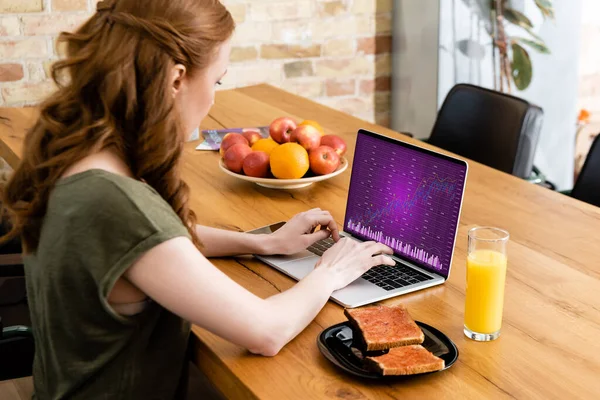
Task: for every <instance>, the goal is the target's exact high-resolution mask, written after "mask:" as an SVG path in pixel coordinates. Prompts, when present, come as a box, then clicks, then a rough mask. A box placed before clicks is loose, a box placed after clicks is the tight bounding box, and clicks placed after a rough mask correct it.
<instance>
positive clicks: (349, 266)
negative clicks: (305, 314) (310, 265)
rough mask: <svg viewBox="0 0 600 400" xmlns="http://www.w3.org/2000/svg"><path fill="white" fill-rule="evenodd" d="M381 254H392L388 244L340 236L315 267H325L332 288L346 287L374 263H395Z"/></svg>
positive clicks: (374, 264)
mask: <svg viewBox="0 0 600 400" xmlns="http://www.w3.org/2000/svg"><path fill="white" fill-rule="evenodd" d="M383 254H393V250H392V249H391V248H389V247H388V246H386V245H384V244H381V243H377V242H362V243H361V242H357V241H356V240H352V239H349V238H342V239H341V240H340V241H339V242H337V243H336V244H335V245H333V246H332V247H331V248H330V249H328V250H327V251H326V252H325V253H323V256H322V257H321V259H320V260H319V262H318V263H317V265H316V268H325V269H326V270H327V271H328V272H329V273H330V274H331V277H332V282H333V286H334V289H333V290H338V289H341V288H343V287H346V286H347V285H349V284H350V283H352V282H354V281H355V280H356V279H358V278H359V277H360V276H361V275H362V274H364V273H365V272H366V271H368V270H369V269H371V268H372V267H374V266H376V265H382V264H383V265H392V266H393V265H396V262H395V261H394V260H393V259H392V258H391V257H388V256H385V255H383Z"/></svg>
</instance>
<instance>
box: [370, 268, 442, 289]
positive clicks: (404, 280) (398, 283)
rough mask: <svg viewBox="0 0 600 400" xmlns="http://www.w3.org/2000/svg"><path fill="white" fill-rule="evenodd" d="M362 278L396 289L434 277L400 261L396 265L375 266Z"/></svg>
mask: <svg viewBox="0 0 600 400" xmlns="http://www.w3.org/2000/svg"><path fill="white" fill-rule="evenodd" d="M362 278H363V279H365V280H367V281H369V282H371V283H373V284H375V285H377V286H379V287H380V288H382V289H385V290H394V289H398V288H401V287H404V286H410V285H414V284H415V283H419V282H424V281H428V280H431V279H433V277H431V276H428V275H425V274H422V273H420V272H419V271H417V270H415V269H412V268H410V267H408V266H406V265H404V264H400V263H398V262H397V263H396V265H395V266H390V265H379V266H377V267H373V268H371V269H370V270H368V271H367V272H365V273H364V274H363V275H362Z"/></svg>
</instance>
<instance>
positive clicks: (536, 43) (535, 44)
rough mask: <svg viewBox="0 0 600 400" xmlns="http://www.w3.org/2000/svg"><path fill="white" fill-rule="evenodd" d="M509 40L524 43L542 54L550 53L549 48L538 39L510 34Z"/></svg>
mask: <svg viewBox="0 0 600 400" xmlns="http://www.w3.org/2000/svg"><path fill="white" fill-rule="evenodd" d="M511 40H512V41H513V42H519V43H521V44H526V45H527V46H529V47H531V48H533V49H534V50H537V51H539V52H540V53H542V54H550V49H549V48H548V47H547V46H546V44H545V43H544V42H542V41H540V40H531V39H527V38H523V37H519V36H512V37H511Z"/></svg>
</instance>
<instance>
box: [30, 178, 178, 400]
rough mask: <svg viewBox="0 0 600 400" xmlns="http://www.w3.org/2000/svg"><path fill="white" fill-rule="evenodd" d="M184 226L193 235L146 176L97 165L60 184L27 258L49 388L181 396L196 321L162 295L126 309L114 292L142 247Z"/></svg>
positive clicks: (58, 393)
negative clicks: (114, 302) (120, 309)
mask: <svg viewBox="0 0 600 400" xmlns="http://www.w3.org/2000/svg"><path fill="white" fill-rule="evenodd" d="M177 236H188V232H187V230H186V229H185V227H184V226H183V224H182V222H181V220H180V219H179V217H178V216H177V215H176V214H175V212H174V211H173V209H172V208H171V207H170V206H169V205H168V204H167V203H166V202H165V201H164V200H163V199H162V198H161V197H160V196H159V195H158V194H157V193H156V192H155V191H154V190H153V189H152V188H151V187H149V186H148V185H146V184H144V183H142V182H139V181H136V180H134V179H131V178H128V177H124V176H120V175H116V174H113V173H110V172H107V171H104V170H100V169H92V170H88V171H85V172H81V173H78V174H75V175H71V176H69V177H67V178H64V179H61V180H60V181H59V182H58V183H57V184H56V186H55V188H54V190H53V191H52V192H51V195H50V198H49V202H48V209H47V213H46V216H45V217H44V221H43V224H42V231H41V236H40V242H39V246H38V248H37V250H36V252H35V253H33V254H30V255H27V256H26V258H25V270H26V278H27V285H28V288H27V289H28V296H29V302H30V310H31V316H32V322H33V329H34V336H35V342H36V357H35V361H34V381H35V391H36V393H37V394H38V395H39V396H40V397H42V398H63V397H65V398H66V397H68V398H82V399H83V398H85V399H90V398H96V397H106V398H111V399H113V398H115V399H117V398H122V399H137V398H140V399H142V398H143V399H149V398H152V399H155V398H156V399H158V398H160V399H163V398H164V399H171V398H173V396H174V395H175V391H176V388H177V384H178V380H179V378H180V376H181V369H182V368H183V365H184V362H183V361H184V353H185V348H186V345H187V339H188V335H189V324H188V323H187V322H184V321H183V320H182V319H181V318H179V317H177V316H175V315H174V314H172V313H170V312H169V311H167V310H165V309H164V308H162V307H161V306H159V305H158V304H156V303H153V302H148V304H147V305H146V307H145V308H144V310H143V311H141V312H140V313H139V314H137V315H133V316H122V315H120V314H118V313H117V312H115V311H114V310H113V307H111V305H110V304H109V302H108V296H109V294H110V292H111V289H112V288H113V286H114V284H115V283H116V281H117V279H118V278H119V277H120V276H121V275H122V274H123V272H124V271H125V270H126V269H127V268H128V267H129V266H130V265H131V264H132V263H133V262H134V261H135V260H136V259H137V258H138V257H139V256H140V255H141V254H143V253H145V252H146V251H147V250H148V249H149V248H152V247H154V246H156V245H157V244H159V243H161V242H163V241H166V240H168V239H171V238H173V237H177ZM173 268H174V269H176V268H177V266H173ZM174 273H176V272H174Z"/></svg>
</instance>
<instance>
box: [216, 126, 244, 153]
mask: <svg viewBox="0 0 600 400" xmlns="http://www.w3.org/2000/svg"><path fill="white" fill-rule="evenodd" d="M235 144H245V145H246V146H248V145H249V143H248V139H246V138H245V137H244V136H242V135H240V134H239V133H233V132H229V133H228V134H227V135H225V136H223V140H222V141H221V148H220V149H219V153H220V154H221V156H224V155H225V152H226V151H227V150H229V148H230V147H231V146H233V145H235Z"/></svg>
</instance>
